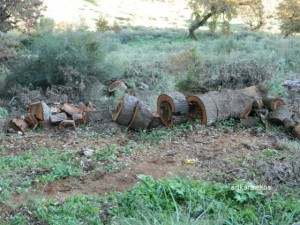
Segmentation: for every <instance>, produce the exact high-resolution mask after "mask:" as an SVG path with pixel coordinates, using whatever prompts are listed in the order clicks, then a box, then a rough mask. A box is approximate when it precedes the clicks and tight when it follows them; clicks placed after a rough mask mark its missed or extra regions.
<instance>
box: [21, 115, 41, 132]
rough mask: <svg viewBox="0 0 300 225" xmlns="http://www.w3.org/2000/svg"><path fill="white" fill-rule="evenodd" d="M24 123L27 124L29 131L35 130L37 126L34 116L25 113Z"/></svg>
mask: <svg viewBox="0 0 300 225" xmlns="http://www.w3.org/2000/svg"><path fill="white" fill-rule="evenodd" d="M24 120H25V122H26V123H27V124H28V127H29V128H30V129H35V128H37V126H38V125H39V122H38V120H37V119H36V118H35V116H34V114H32V113H27V114H26V115H25V118H24Z"/></svg>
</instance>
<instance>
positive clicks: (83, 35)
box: [7, 31, 103, 89]
mask: <svg viewBox="0 0 300 225" xmlns="http://www.w3.org/2000/svg"><path fill="white" fill-rule="evenodd" d="M22 42H23V43H24V44H26V46H24V47H25V53H24V55H23V57H22V58H21V59H20V60H18V61H17V62H14V63H12V64H10V68H11V72H12V73H11V75H10V76H9V77H8V79H7V80H8V85H9V86H10V87H11V86H13V85H15V84H16V83H18V84H22V85H23V86H24V85H25V86H32V87H42V88H43V89H46V88H47V87H50V86H52V85H64V84H66V83H67V82H68V77H66V76H65V73H64V70H65V69H66V68H68V67H72V68H73V69H74V70H76V71H77V72H78V73H79V74H80V75H81V76H82V77H83V79H84V80H85V81H88V79H89V76H95V75H96V74H97V72H98V71H97V70H96V68H95V64H96V63H98V62H99V61H101V60H102V57H103V53H102V52H101V51H100V38H99V37H98V36H97V35H96V34H94V33H90V32H84V31H63V32H60V33H54V32H46V33H42V34H40V35H37V36H33V37H29V38H27V39H25V40H22Z"/></svg>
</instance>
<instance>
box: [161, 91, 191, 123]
mask: <svg viewBox="0 0 300 225" xmlns="http://www.w3.org/2000/svg"><path fill="white" fill-rule="evenodd" d="M157 112H158V114H159V116H160V119H161V121H162V123H163V124H164V125H165V126H167V127H171V126H173V125H177V124H181V123H184V122H186V121H187V120H188V115H189V105H188V103H187V100H186V97H185V96H184V95H183V94H182V93H180V92H172V93H168V94H161V95H160V96H158V98H157Z"/></svg>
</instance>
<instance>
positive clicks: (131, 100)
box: [112, 95, 138, 126]
mask: <svg viewBox="0 0 300 225" xmlns="http://www.w3.org/2000/svg"><path fill="white" fill-rule="evenodd" d="M137 104H138V99H137V98H136V97H134V96H131V95H124V96H123V98H122V99H121V101H120V102H119V104H118V105H117V108H116V109H115V111H114V112H113V115H112V118H113V120H114V121H115V122H116V123H117V124H120V125H123V126H128V125H129V124H130V122H131V120H132V117H133V114H134V111H135V108H136V106H137Z"/></svg>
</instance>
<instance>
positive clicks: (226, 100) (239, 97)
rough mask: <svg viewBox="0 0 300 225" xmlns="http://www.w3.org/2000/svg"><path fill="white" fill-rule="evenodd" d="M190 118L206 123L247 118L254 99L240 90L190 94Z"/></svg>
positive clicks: (188, 99)
mask: <svg viewBox="0 0 300 225" xmlns="http://www.w3.org/2000/svg"><path fill="white" fill-rule="evenodd" d="M187 101H188V103H189V105H190V119H191V120H192V121H193V120H195V119H200V120H201V122H202V123H203V124H205V125H208V126H209V125H211V124H213V123H214V122H216V121H220V120H225V119H228V118H239V119H241V118H246V117H247V116H248V115H249V113H250V112H251V110H252V105H253V99H252V97H249V96H247V95H245V94H244V93H243V92H240V91H239V90H236V91H232V90H228V91H222V92H208V93H206V94H204V95H198V96H197V95H196V96H189V97H188V98H187Z"/></svg>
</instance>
